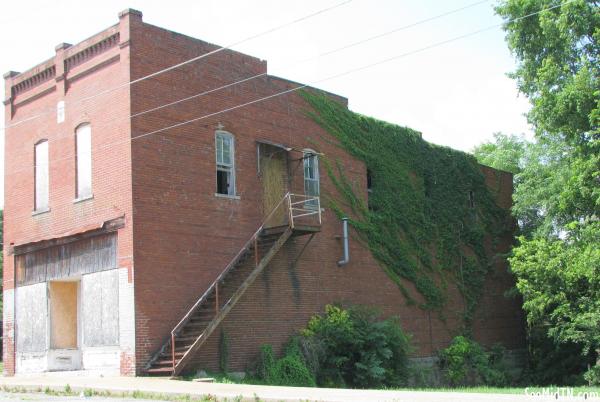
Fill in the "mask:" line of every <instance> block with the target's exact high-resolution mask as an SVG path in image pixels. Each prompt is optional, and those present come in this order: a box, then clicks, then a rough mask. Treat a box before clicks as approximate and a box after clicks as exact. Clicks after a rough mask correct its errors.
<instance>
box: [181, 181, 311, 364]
mask: <svg viewBox="0 0 600 402" xmlns="http://www.w3.org/2000/svg"><path fill="white" fill-rule="evenodd" d="M292 196H293V197H300V198H304V200H303V201H299V202H292ZM286 200H287V205H286V206H287V208H288V222H287V225H288V226H289V227H291V228H292V229H293V228H294V218H297V217H299V216H298V215H294V213H293V210H294V209H297V208H294V207H293V206H294V205H297V204H299V203H306V202H308V201H313V200H316V202H317V206H316V208H315V209H314V211H311V212H310V213H306V214H303V215H301V216H308V215H315V214H318V221H319V225H320V224H321V201H320V197H318V196H317V197H315V196H306V195H301V194H292V193H291V192H289V191H288V192H287V193H286V194H285V195H284V196H283V198H282V199H281V200H279V202H278V203H277V205H276V206H275V207H274V208H273V209H272V210H271V212H270V213H269V214H268V215H267V217H266V218H265V219H264V220H263V221H262V223H261V225H260V227H259V228H258V229H257V230H256V231H255V232H254V234H252V236H251V237H250V238H249V239H248V241H246V243H245V244H244V246H243V247H242V248H241V249H240V251H238V253H237V254H236V255H235V257H233V259H232V260H231V261H230V262H229V264H227V266H226V267H225V269H224V270H223V271H221V273H220V274H219V276H217V278H216V279H215V280H214V281H213V282H212V283H211V284H210V286H209V287H208V288H207V289H206V291H204V293H203V294H202V296H200V298H199V299H198V300H197V301H196V303H194V305H193V306H192V307H191V308H190V309H189V310H188V311H187V313H186V314H185V315H184V316H183V318H182V319H181V320H180V321H179V322H178V323H177V325H176V326H175V327H174V328H173V329H172V330H171V356H172V362H173V370H175V366H176V363H175V337H176V336H177V335H178V333H179V331H181V329H182V328H183V326H184V325H185V324H186V323H187V322H188V321H189V320H190V319H191V317H192V315H193V314H194V312H195V311H196V309H197V308H198V307H199V306H200V305H201V304H202V303H203V302H204V301H205V300H206V299H207V298H208V296H209V295H210V293H211V292H212V291H213V290H215V288H216V286H217V285H218V284H219V283H220V282H222V281H223V278H224V277H225V275H227V273H228V272H229V271H230V270H231V269H232V268H233V267H234V266H235V265H236V264H237V263H238V261H239V260H240V258H241V257H242V255H243V254H244V253H245V252H246V251H247V250H249V249H250V247H251V246H252V244H253V243H255V241H256V240H257V239H258V236H259V235H260V234H261V232H262V231H263V230H264V229H265V225H266V224H267V223H268V221H269V219H271V218H272V217H273V214H274V213H275V211H277V210H278V209H279V207H281V205H282V204H283V203H284V201H286Z"/></svg>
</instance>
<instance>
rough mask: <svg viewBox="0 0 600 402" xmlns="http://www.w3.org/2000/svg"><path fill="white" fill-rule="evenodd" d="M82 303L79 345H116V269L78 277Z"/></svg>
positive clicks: (117, 302) (117, 285)
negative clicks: (79, 278) (80, 340)
mask: <svg viewBox="0 0 600 402" xmlns="http://www.w3.org/2000/svg"><path fill="white" fill-rule="evenodd" d="M81 297H82V304H83V344H84V345H85V346H116V345H118V344H119V275H118V270H116V269H113V270H112V271H104V272H97V273H95V274H88V275H84V276H83V277H82V279H81Z"/></svg>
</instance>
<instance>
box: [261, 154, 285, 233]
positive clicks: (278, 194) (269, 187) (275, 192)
mask: <svg viewBox="0 0 600 402" xmlns="http://www.w3.org/2000/svg"><path fill="white" fill-rule="evenodd" d="M259 147H260V148H259V152H260V173H261V180H262V186H263V216H264V217H265V218H266V217H267V216H268V215H269V214H270V213H271V212H272V211H273V210H274V209H275V208H276V207H277V205H278V204H279V202H280V201H281V199H282V198H283V196H284V195H285V194H286V193H287V188H288V169H287V152H286V151H285V150H284V149H281V148H279V147H275V146H272V145H268V144H259ZM286 223H287V210H286V208H284V207H283V206H282V207H279V208H277V210H276V211H275V212H274V213H273V215H272V216H271V217H270V218H269V220H268V222H266V226H267V227H272V226H280V225H285V224H286Z"/></svg>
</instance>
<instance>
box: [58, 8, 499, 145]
mask: <svg viewBox="0 0 600 402" xmlns="http://www.w3.org/2000/svg"><path fill="white" fill-rule="evenodd" d="M490 1H491V0H482V1H477V2H475V3H471V4H467V5H466V6H462V7H459V8H456V9H453V10H450V11H447V12H444V13H441V14H437V15H435V16H432V17H428V18H425V19H422V20H419V21H416V22H413V23H410V24H408V25H403V26H400V27H396V28H393V29H391V30H387V31H384V32H381V33H378V34H376V35H373V36H370V37H367V38H364V39H360V40H358V41H355V42H352V43H349V44H346V45H343V46H341V47H337V48H335V49H330V50H327V51H325V52H323V53H320V54H318V55H316V56H313V57H310V58H307V59H303V60H300V61H297V62H293V63H290V64H289V65H287V66H284V67H283V69H285V68H289V67H296V66H298V65H301V64H303V63H307V62H309V61H313V60H317V59H319V58H321V57H326V56H330V55H332V54H335V53H338V52H341V51H343V50H347V49H349V48H352V47H355V46H359V45H362V44H365V43H368V42H371V41H373V40H376V39H380V38H383V37H385V36H388V35H391V34H394V33H397V32H400V31H403V30H406V29H409V28H414V27H416V26H419V25H422V24H425V23H427V22H431V21H434V20H436V19H439V18H443V17H447V16H449V15H452V14H455V13H457V12H460V11H463V10H466V9H468V8H472V7H475V6H478V5H480V4H483V3H489V2H490ZM267 75H268V72H262V73H259V74H255V75H252V76H250V77H246V78H243V79H240V80H237V81H234V82H230V83H228V84H225V85H221V86H219V87H216V88H212V89H208V90H205V91H202V92H199V93H196V94H193V95H190V96H187V97H184V98H181V99H178V100H175V101H173V102H169V103H165V104H162V105H158V106H155V107H152V108H150V109H147V110H143V111H141V112H136V113H133V114H131V115H129V116H127V117H122V118H119V119H118V120H121V119H126V118H127V119H129V118H135V117H139V116H143V115H145V114H148V113H152V112H156V111H158V110H161V109H165V108H167V107H171V106H175V105H177V104H180V103H183V102H187V101H189V100H192V99H197V98H200V97H202V96H206V95H209V94H211V93H214V92H217V91H221V90H224V89H227V88H230V87H233V86H235V85H239V84H243V83H245V82H248V81H251V80H254V79H257V78H260V77H265V76H267ZM112 123H114V121H111V122H110V123H105V124H102V125H95V126H94V128H95V129H98V128H102V127H105V126H107V125H109V124H112ZM71 135H72V134H71V133H69V134H65V135H62V136H56V137H54V138H52V139H50V140H48V143H52V142H55V141H59V140H61V139H63V138H67V137H70V136H71Z"/></svg>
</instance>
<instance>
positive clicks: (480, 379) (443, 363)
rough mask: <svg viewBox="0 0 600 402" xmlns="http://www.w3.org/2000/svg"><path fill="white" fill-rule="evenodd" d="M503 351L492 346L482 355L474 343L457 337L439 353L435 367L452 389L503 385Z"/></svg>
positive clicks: (504, 374)
mask: <svg viewBox="0 0 600 402" xmlns="http://www.w3.org/2000/svg"><path fill="white" fill-rule="evenodd" d="M503 355H504V349H503V348H502V347H500V346H495V347H494V348H493V349H492V351H491V352H486V351H485V350H484V349H483V348H482V347H481V346H480V345H479V344H478V343H477V342H475V341H473V340H471V339H469V338H467V337H465V336H457V337H455V338H454V339H453V340H452V343H451V344H450V346H448V347H447V348H446V349H443V350H441V351H440V352H439V359H440V360H439V365H440V368H441V370H442V372H443V373H444V377H445V378H446V380H447V381H448V382H449V383H450V385H452V386H473V385H489V386H496V387H499V386H505V385H508V383H509V378H508V374H507V370H506V369H505V368H504V366H503Z"/></svg>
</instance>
